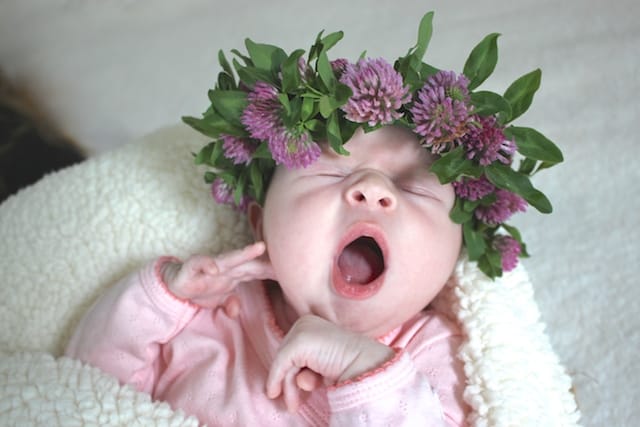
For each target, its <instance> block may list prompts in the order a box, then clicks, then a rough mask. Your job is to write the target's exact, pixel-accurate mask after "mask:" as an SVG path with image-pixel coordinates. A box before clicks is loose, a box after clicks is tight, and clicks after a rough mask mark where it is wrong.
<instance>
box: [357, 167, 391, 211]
mask: <svg viewBox="0 0 640 427" xmlns="http://www.w3.org/2000/svg"><path fill="white" fill-rule="evenodd" d="M345 198H346V200H347V203H348V204H349V205H351V206H361V207H366V208H369V209H376V210H377V209H383V210H385V211H387V210H393V209H395V207H396V204H397V200H396V196H395V194H394V192H393V190H392V188H391V183H390V182H388V179H387V178H385V177H384V176H381V175H380V174H378V173H375V172H366V173H363V174H362V175H361V176H359V177H358V179H357V180H356V181H355V182H354V183H353V184H351V185H350V186H349V187H348V188H347V191H346V192H345Z"/></svg>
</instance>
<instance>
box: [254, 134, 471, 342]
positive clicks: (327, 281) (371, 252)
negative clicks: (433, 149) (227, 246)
mask: <svg viewBox="0 0 640 427" xmlns="http://www.w3.org/2000/svg"><path fill="white" fill-rule="evenodd" d="M345 148H346V149H347V150H348V151H349V152H350V153H351V154H350V155H349V156H341V155H338V154H336V153H335V152H333V151H332V150H331V149H329V148H326V147H325V148H324V149H323V153H322V155H321V157H320V159H319V160H318V161H317V162H315V163H313V164H312V165H311V166H309V167H307V168H305V169H295V170H290V169H286V168H283V167H280V168H278V169H277V170H276V172H275V174H274V176H273V179H272V181H271V184H270V187H269V191H268V193H267V198H266V202H265V206H264V210H263V213H262V223H261V226H260V228H261V232H262V236H263V238H264V240H265V242H266V244H267V251H268V256H269V259H270V261H271V263H272V264H273V268H274V270H275V272H276V276H277V280H278V282H279V284H280V286H281V288H282V290H283V293H284V295H285V298H286V301H287V303H288V304H289V305H290V306H291V307H292V308H293V309H294V310H295V311H296V313H297V314H298V315H302V314H307V313H312V314H315V315H318V316H320V317H323V318H325V319H327V320H329V321H332V322H334V323H336V324H339V325H341V326H343V327H345V328H347V329H349V330H352V331H356V332H359V333H363V334H367V335H369V336H372V337H376V336H379V335H382V334H384V333H386V332H388V331H390V330H391V329H393V328H395V327H397V326H398V325H400V324H401V323H403V322H405V321H406V320H408V319H409V318H411V317H412V316H413V315H415V314H416V313H418V312H419V311H420V310H422V309H423V308H424V307H425V306H426V305H427V304H428V303H429V302H430V301H431V300H432V299H433V298H434V296H435V295H436V294H437V293H438V292H439V291H440V289H441V288H442V286H443V285H444V283H445V282H446V280H447V279H448V277H449V276H450V274H451V272H452V270H453V268H454V265H455V262H456V260H457V258H458V254H459V252H460V245H461V240H462V233H461V228H460V226H459V225H457V224H454V223H453V222H452V221H451V220H450V218H449V211H450V210H451V208H452V206H453V203H454V200H455V196H454V192H453V188H452V186H451V185H446V186H443V185H441V184H440V183H439V182H438V179H437V177H436V176H435V175H434V174H432V173H430V172H429V169H428V167H429V165H430V164H431V162H432V160H433V159H432V157H431V155H430V154H429V153H428V152H427V151H426V150H425V149H424V148H421V147H420V145H419V143H418V140H417V138H416V137H415V135H414V134H413V133H412V132H410V131H408V130H406V129H402V128H397V127H384V128H382V129H379V130H376V131H374V132H371V133H367V134H365V133H364V132H362V131H360V130H359V131H358V132H356V134H355V135H354V136H353V138H352V139H351V140H349V141H348V142H347V143H346V144H345Z"/></svg>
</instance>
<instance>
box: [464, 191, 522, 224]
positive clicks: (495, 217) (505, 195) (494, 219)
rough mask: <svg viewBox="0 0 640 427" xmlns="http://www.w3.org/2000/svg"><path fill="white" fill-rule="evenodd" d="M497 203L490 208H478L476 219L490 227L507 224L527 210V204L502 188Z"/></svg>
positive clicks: (497, 194)
mask: <svg viewBox="0 0 640 427" xmlns="http://www.w3.org/2000/svg"><path fill="white" fill-rule="evenodd" d="M495 194H496V201H495V202H493V203H492V204H491V205H490V206H478V207H477V208H476V210H475V215H476V218H478V219H479V220H480V221H482V222H484V223H486V224H489V225H498V224H501V223H503V222H505V221H506V220H507V219H509V218H510V217H511V215H513V214H514V213H516V212H524V211H526V210H527V202H526V201H525V200H524V199H523V198H522V197H520V196H518V195H517V194H515V193H512V192H511V191H508V190H503V189H501V188H499V189H497V190H496V192H495Z"/></svg>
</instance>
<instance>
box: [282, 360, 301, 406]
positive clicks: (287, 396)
mask: <svg viewBox="0 0 640 427" xmlns="http://www.w3.org/2000/svg"><path fill="white" fill-rule="evenodd" d="M297 374H298V372H297V371H296V370H294V369H292V370H290V371H289V372H287V375H285V377H284V381H283V394H284V402H285V404H286V405H287V409H288V410H289V412H296V411H297V410H298V408H299V407H300V390H299V389H298V386H297V385H296V376H297Z"/></svg>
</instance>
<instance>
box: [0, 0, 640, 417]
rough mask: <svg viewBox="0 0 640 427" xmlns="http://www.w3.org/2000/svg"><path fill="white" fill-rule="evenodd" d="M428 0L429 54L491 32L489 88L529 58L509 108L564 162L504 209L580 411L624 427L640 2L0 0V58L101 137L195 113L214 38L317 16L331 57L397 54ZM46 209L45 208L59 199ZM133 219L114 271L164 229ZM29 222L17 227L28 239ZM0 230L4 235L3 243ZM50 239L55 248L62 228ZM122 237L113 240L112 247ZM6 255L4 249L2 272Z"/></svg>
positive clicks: (314, 20)
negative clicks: (519, 104)
mask: <svg viewBox="0 0 640 427" xmlns="http://www.w3.org/2000/svg"><path fill="white" fill-rule="evenodd" d="M427 10H435V11H436V16H435V21H434V25H435V32H434V37H433V39H432V42H431V45H430V48H429V50H428V52H427V55H428V58H429V60H430V62H432V63H433V64H435V65H437V66H440V67H442V68H451V69H456V70H459V69H460V68H461V67H462V64H463V63H464V59H465V57H466V54H467V53H468V51H469V50H470V48H471V47H472V46H473V45H474V44H475V43H476V42H478V41H479V40H480V39H481V38H482V37H483V36H484V35H486V34H487V33H490V32H494V31H497V32H500V33H502V36H501V37H500V38H499V47H500V61H499V64H498V67H497V69H496V71H495V73H494V75H493V76H492V77H491V79H490V80H489V81H488V82H487V83H486V87H487V88H488V89H493V90H498V91H502V90H503V89H504V88H506V86H507V85H508V84H509V83H510V82H511V81H512V80H514V79H515V78H517V77H518V76H520V75H522V74H524V73H525V72H528V71H530V70H531V69H533V68H535V67H538V66H539V67H541V68H542V70H543V80H542V87H541V89H540V91H539V92H538V94H537V95H536V98H535V100H534V104H533V107H532V108H531V110H530V111H529V112H528V113H527V114H526V116H524V117H523V118H522V119H521V120H519V121H518V122H517V123H518V124H522V125H528V126H533V127H536V128H538V129H540V130H541V131H543V132H544V133H545V134H546V135H547V136H548V137H549V138H551V139H553V140H554V141H555V142H556V143H557V144H558V145H559V146H560V147H561V148H562V149H563V151H564V154H565V159H566V161H565V163H564V164H563V165H561V166H558V167H557V168H555V169H552V170H550V171H548V172H545V173H543V174H541V175H540V176H539V177H536V179H535V180H534V182H535V184H536V185H537V186H538V187H540V188H541V189H543V191H545V192H546V193H547V194H548V195H549V197H550V198H551V200H552V202H553V203H554V208H555V212H554V213H553V214H552V215H551V216H542V215H539V214H537V213H535V212H531V213H527V214H525V215H522V216H521V217H520V218H519V219H518V220H517V222H518V224H519V225H521V226H522V230H523V232H524V233H525V238H526V240H527V242H528V244H529V251H530V252H531V253H532V254H533V258H531V259H530V260H526V261H525V263H524V264H525V266H526V268H527V271H528V272H529V275H530V277H531V281H532V283H533V288H534V291H535V299H536V301H537V302H538V306H539V307H540V310H541V313H542V318H543V320H544V321H545V323H546V324H547V332H548V333H549V336H550V339H551V343H552V345H553V348H554V349H555V350H556V351H557V353H558V355H559V357H560V359H561V361H562V363H563V364H564V365H565V366H566V367H567V369H568V370H569V372H570V373H571V375H572V379H573V382H574V386H575V391H576V396H577V401H578V405H579V406H580V409H581V412H582V413H583V421H582V423H583V424H584V425H585V426H611V425H614V426H622V427H624V426H635V425H636V423H637V421H636V420H637V419H638V418H639V417H640V409H639V408H640V407H639V406H638V405H636V404H635V403H634V400H635V397H636V396H637V395H638V393H640V376H639V375H638V372H640V359H639V358H638V357H637V349H638V348H640V315H638V310H637V299H638V296H639V294H638V293H639V292H640V291H638V289H637V269H638V267H637V266H638V264H639V263H638V260H639V259H640V256H639V255H640V247H639V245H638V241H640V219H639V218H640V216H639V215H638V214H637V212H638V211H639V210H640V190H639V189H638V188H639V187H638V186H637V184H636V183H637V182H638V181H639V180H640V168H638V167H637V166H636V161H635V159H636V158H637V157H638V156H639V155H640V148H639V145H638V143H639V142H640V141H638V136H637V131H636V126H635V125H636V122H637V120H638V117H640V111H639V110H640V108H639V105H640V104H639V103H638V101H637V93H638V92H639V91H640V79H639V78H638V75H639V71H640V60H639V59H638V58H640V24H639V23H638V18H640V3H638V2H636V1H635V0H612V1H608V2H605V1H600V0H565V1H562V2H556V1H551V0H542V1H541V0H522V1H518V2H512V1H509V0H488V1H484V2H465V1H462V0H452V1H445V0H434V1H431V2H423V1H418V0H398V1H395V2H373V1H367V0H353V1H350V2H343V1H339V0H325V1H324V2H315V1H313V2H312V1H293V0H274V1H270V2H263V1H258V0H238V1H235V2H222V1H213V0H185V1H182V2H179V3H178V2H173V1H170V0H154V1H149V2H138V1H134V0H112V1H103V2H98V1H95V0H85V1H83V0H46V1H45V0H32V1H29V2H24V1H19V0H4V1H2V2H0V66H1V67H2V68H3V69H4V70H5V72H6V73H7V74H8V75H9V77H11V78H13V79H15V80H16V81H19V82H23V83H24V84H25V85H27V86H28V87H29V88H31V90H32V91H33V93H34V96H35V97H36V99H37V100H38V101H39V102H41V105H42V107H43V109H44V110H45V111H46V112H47V113H48V114H49V115H50V116H51V117H53V118H54V120H55V122H56V123H57V124H58V125H59V126H60V128H61V129H63V130H64V131H66V132H67V133H68V134H69V135H71V136H72V137H73V138H75V139H76V140H77V141H78V142H79V143H80V144H82V145H83V146H85V147H88V149H89V150H90V151H91V152H92V153H99V152H104V151H110V150H112V149H113V148H114V147H115V146H118V145H123V144H126V143H128V142H130V141H132V140H135V139H138V138H139V137H141V136H142V135H145V134H147V133H148V132H151V131H154V130H156V129H158V128H159V127H162V126H165V125H168V124H172V123H175V122H176V121H177V120H178V118H179V117H180V116H181V115H185V114H186V115H191V114H198V113H199V112H200V111H202V110H203V109H204V108H205V107H206V90H207V88H209V87H210V86H211V84H212V82H213V80H214V78H215V74H216V73H217V71H218V68H217V64H216V60H215V59H216V53H217V50H218V49H220V48H223V49H225V50H228V49H230V48H233V47H235V48H241V47H242V40H243V38H244V37H246V36H249V37H251V38H253V39H255V40H256V41H264V42H273V43H275V44H278V45H281V46H283V47H285V48H287V49H288V50H291V49H293V48H298V47H307V46H308V45H309V44H310V43H311V42H312V40H313V38H314V37H315V35H316V32H317V31H318V30H320V29H322V28H324V29H326V30H327V31H334V30H339V29H343V30H345V39H344V40H343V41H342V42H341V44H339V45H338V46H337V47H336V48H335V49H334V51H332V52H333V53H334V54H335V55H343V56H347V57H350V58H354V57H356V56H357V55H359V54H360V53H361V51H362V50H363V49H364V48H366V49H367V51H368V54H369V55H371V56H384V57H387V58H390V59H394V58H395V57H397V56H398V55H400V54H403V53H404V52H405V51H406V49H407V48H409V46H410V45H411V44H412V43H413V42H414V39H415V32H416V28H417V23H418V20H419V18H420V16H422V14H423V13H424V12H425V11H427ZM122 155H124V154H122ZM171 167H172V166H171ZM124 190H125V189H123V190H122V191H124ZM126 190H130V189H129V188H127V189H126ZM51 191H52V196H51V197H64V192H62V191H61V190H60V189H52V190H51ZM54 195H55V196H54ZM194 197H195V196H194ZM57 209H58V210H55V211H53V210H52V211H51V212H49V213H48V214H49V215H52V216H53V215H63V216H64V215H67V214H69V212H67V211H65V210H64V209H63V208H57ZM43 214H44V213H43ZM168 215H169V214H168ZM171 215H178V214H176V213H171ZM180 218H182V217H180ZM89 220H93V221H96V223H99V222H100V221H99V220H95V219H87V221H89ZM66 232H67V233H70V234H73V229H72V228H71V227H69V230H67V231H66ZM137 233H139V234H135V233H134V234H133V235H134V237H135V238H136V239H137V240H136V242H137V243H140V242H144V244H145V245H150V247H149V248H147V249H144V251H142V253H143V255H141V256H139V257H138V258H133V259H131V260H130V261H128V262H129V264H127V265H126V266H121V267H120V268H121V269H122V270H124V269H126V268H133V266H134V265H135V264H136V263H137V262H138V261H140V260H141V259H142V258H144V257H145V256H151V254H152V253H154V252H155V251H156V250H159V249H162V246H161V245H162V244H163V243H161V242H155V243H151V242H148V240H147V239H146V238H145V235H144V234H140V233H142V232H141V231H137ZM38 237H39V236H31V237H28V238H27V237H25V241H26V242H29V244H30V245H36V244H38V242H40V240H39V238H38ZM86 239H87V240H90V236H86ZM4 242H6V240H5V239H4V236H3V242H2V243H0V247H2V245H3V244H5V245H6V243H4ZM87 244H88V243H87ZM153 245H158V246H153ZM183 247H184V246H183ZM3 249H5V250H7V251H9V253H12V252H11V251H14V250H18V249H16V248H8V249H7V248H6V247H5V248H3ZM59 250H61V251H63V250H65V246H64V242H60V246H59ZM118 250H120V251H121V253H122V254H127V252H126V251H127V247H126V246H125V247H121V248H119V249H118ZM51 251H55V249H54V248H52V249H51ZM25 253H26V252H25ZM0 259H2V258H0ZM19 259H22V258H19ZM7 262H8V261H7V259H6V258H4V259H2V260H1V261H0V266H1V268H0V271H2V273H3V276H4V275H5V271H6V269H7V268H8V266H7V264H6V263H7ZM51 268H56V269H59V271H60V272H67V271H70V270H72V268H73V267H72V266H69V265H58V264H54V265H52V266H51ZM95 268H96V271H95V272H94V274H95V275H96V276H100V275H102V277H105V278H108V277H109V274H111V275H112V276H115V275H116V274H118V273H119V271H115V270H114V271H111V273H109V272H105V271H103V270H99V269H98V267H95ZM33 298H36V297H33ZM87 298H88V297H87ZM55 301H56V303H58V302H60V300H55ZM62 302H63V303H64V301H62ZM4 309H5V308H4V307H3V310H4Z"/></svg>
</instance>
